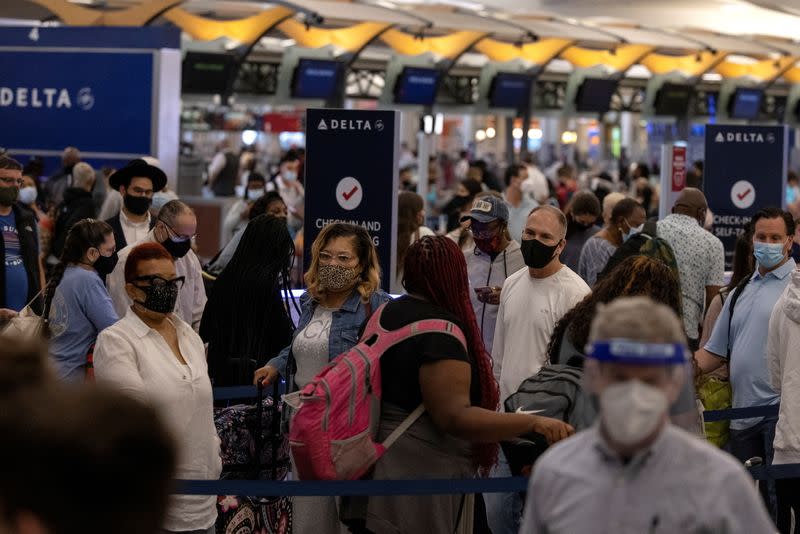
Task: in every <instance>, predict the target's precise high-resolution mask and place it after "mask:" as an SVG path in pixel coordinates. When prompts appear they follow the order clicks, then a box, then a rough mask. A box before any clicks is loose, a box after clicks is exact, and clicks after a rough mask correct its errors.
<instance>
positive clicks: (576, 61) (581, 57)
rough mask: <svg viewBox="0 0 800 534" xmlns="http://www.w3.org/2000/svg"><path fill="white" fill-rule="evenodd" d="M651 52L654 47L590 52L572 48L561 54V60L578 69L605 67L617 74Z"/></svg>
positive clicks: (634, 46)
mask: <svg viewBox="0 0 800 534" xmlns="http://www.w3.org/2000/svg"><path fill="white" fill-rule="evenodd" d="M653 50H655V47H654V46H650V45H637V44H628V45H621V46H618V47H617V48H616V49H615V50H590V49H588V48H581V47H579V46H572V47H570V48H568V49H566V50H565V51H564V52H562V53H561V58H562V59H566V60H567V61H569V62H570V63H572V65H573V66H575V67H579V68H586V67H594V66H595V65H605V66H607V67H611V68H613V69H614V70H616V71H618V72H625V71H626V70H628V69H629V68H631V67H632V66H633V65H635V64H636V63H638V62H639V61H641V60H642V58H643V57H645V56H646V55H647V54H649V53H650V52H652V51H653Z"/></svg>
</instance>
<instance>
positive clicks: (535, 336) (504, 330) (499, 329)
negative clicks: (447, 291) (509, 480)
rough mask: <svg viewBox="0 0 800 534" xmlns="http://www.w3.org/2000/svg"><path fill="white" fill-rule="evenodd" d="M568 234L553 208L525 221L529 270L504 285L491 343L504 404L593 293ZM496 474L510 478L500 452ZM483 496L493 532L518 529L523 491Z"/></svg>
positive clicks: (536, 212)
mask: <svg viewBox="0 0 800 534" xmlns="http://www.w3.org/2000/svg"><path fill="white" fill-rule="evenodd" d="M566 234H567V218H566V217H565V216H564V213H562V212H561V210H559V209H558V208H554V207H553V206H548V205H545V206H540V207H538V208H534V210H533V211H531V214H530V215H529V216H528V220H527V221H526V223H525V229H524V230H523V232H522V241H521V242H520V247H521V249H522V257H523V259H524V260H525V264H526V265H527V266H528V268H527V269H521V270H519V271H517V272H516V273H514V274H512V275H511V276H509V277H508V278H507V279H506V281H505V283H504V284H503V289H502V291H501V293H500V309H499V310H498V312H497V324H496V326H495V332H494V344H493V345H492V359H493V360H494V375H495V378H496V379H497V381H498V382H499V383H500V402H501V404H500V405H501V406H502V405H503V404H502V403H503V402H505V400H506V399H507V398H508V396H509V395H511V394H512V393H514V392H516V391H517V388H518V387H519V385H520V384H521V383H522V382H523V381H524V380H525V379H526V378H529V377H531V376H533V375H535V374H536V373H537V372H538V371H539V369H541V367H542V365H543V364H544V362H545V360H546V359H547V344H548V343H549V342H550V336H551V334H552V333H553V328H554V327H555V325H556V323H557V322H558V321H559V319H561V318H562V317H563V316H564V315H565V314H566V313H567V312H568V311H569V310H570V309H572V308H573V307H574V306H575V305H576V304H577V303H578V302H580V301H581V300H582V299H583V297H585V296H586V295H587V294H588V293H589V286H587V285H586V282H584V281H583V279H581V277H580V276H578V275H577V274H576V273H575V272H574V271H572V269H570V268H569V267H567V266H566V265H564V264H562V263H561V261H560V260H559V256H561V251H563V250H564V246H565V245H566V240H565V236H566ZM492 475H493V476H499V477H502V476H511V472H510V470H509V468H508V463H507V462H506V460H505V458H504V457H503V456H502V454H501V456H500V458H499V462H498V466H497V468H496V469H495V470H494V471H493V473H492ZM484 499H485V501H486V512H487V517H488V520H489V528H491V530H492V532H493V533H494V534H511V533H516V532H517V531H518V530H519V523H520V520H521V518H522V502H521V499H520V498H519V494H517V493H509V494H502V493H500V494H497V493H495V494H486V495H485V496H484Z"/></svg>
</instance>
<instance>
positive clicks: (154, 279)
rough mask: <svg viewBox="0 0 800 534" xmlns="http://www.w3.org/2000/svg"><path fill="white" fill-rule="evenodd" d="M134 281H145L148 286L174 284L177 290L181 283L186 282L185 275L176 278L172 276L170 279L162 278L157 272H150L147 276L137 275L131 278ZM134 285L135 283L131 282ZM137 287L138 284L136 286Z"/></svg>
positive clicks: (181, 285)
mask: <svg viewBox="0 0 800 534" xmlns="http://www.w3.org/2000/svg"><path fill="white" fill-rule="evenodd" d="M133 281H134V282H147V285H148V286H152V287H167V286H175V287H177V288H178V289H179V290H180V289H181V288H182V287H183V284H184V283H185V282H186V277H185V276H179V277H177V278H173V279H172V280H167V279H166V278H162V277H160V276H158V275H157V274H152V275H148V276H137V277H136V278H134V279H133ZM133 285H136V284H133ZM136 287H139V286H136Z"/></svg>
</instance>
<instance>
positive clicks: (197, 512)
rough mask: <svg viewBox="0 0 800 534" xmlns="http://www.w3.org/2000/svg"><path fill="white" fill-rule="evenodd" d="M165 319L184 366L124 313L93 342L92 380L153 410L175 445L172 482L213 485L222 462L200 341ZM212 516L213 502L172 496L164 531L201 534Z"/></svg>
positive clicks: (206, 498)
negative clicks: (171, 327)
mask: <svg viewBox="0 0 800 534" xmlns="http://www.w3.org/2000/svg"><path fill="white" fill-rule="evenodd" d="M170 320H171V321H172V323H173V324H174V325H175V329H176V331H177V334H178V344H179V346H180V351H181V355H182V356H183V359H184V360H185V361H186V363H187V365H183V364H181V363H180V362H179V361H178V359H177V358H176V357H175V355H174V354H173V352H172V349H170V347H169V345H168V344H167V342H166V341H165V340H164V338H163V337H162V336H161V334H159V333H158V332H157V331H155V330H153V329H152V328H150V327H149V326H147V325H146V324H145V323H144V322H143V321H142V320H141V319H140V318H139V317H138V316H137V315H136V313H134V312H133V310H130V309H129V310H128V313H127V315H125V317H124V318H122V319H121V320H120V321H118V322H117V323H116V324H114V325H113V326H111V327H109V328H106V329H105V330H103V332H101V333H100V335H99V336H98V337H97V343H96V345H95V349H94V372H95V377H96V379H97V382H98V383H106V384H108V385H111V386H112V387H115V388H116V389H117V390H119V391H120V392H122V393H124V394H127V395H130V396H132V397H134V398H137V399H139V400H141V401H143V402H146V403H148V404H150V405H151V406H153V407H154V408H155V409H156V410H157V411H158V413H159V415H160V416H161V417H162V418H163V419H164V422H165V424H166V425H167V427H168V428H169V430H170V431H171V433H172V434H173V438H174V439H175V441H176V443H177V445H178V463H177V471H176V474H175V476H176V478H178V479H195V480H216V479H218V478H219V474H220V472H221V470H222V461H221V459H220V455H219V452H220V441H219V438H218V437H217V430H216V428H215V426H214V414H213V397H212V390H211V381H210V380H209V378H208V366H207V364H206V356H205V350H204V347H203V341H202V340H201V339H200V336H198V335H197V334H196V333H195V332H194V331H193V330H192V329H191V328H190V327H189V325H187V324H186V323H184V322H183V321H181V320H180V318H179V317H176V316H175V315H174V314H173V315H171V316H170ZM121 483H124V482H121ZM216 517H217V509H216V497H214V496H203V495H177V496H173V497H172V498H171V500H170V506H169V510H168V511H167V517H166V522H165V524H164V528H166V529H167V530H173V531H184V530H204V529H207V528H209V527H210V526H211V525H213V524H214V522H215V521H216Z"/></svg>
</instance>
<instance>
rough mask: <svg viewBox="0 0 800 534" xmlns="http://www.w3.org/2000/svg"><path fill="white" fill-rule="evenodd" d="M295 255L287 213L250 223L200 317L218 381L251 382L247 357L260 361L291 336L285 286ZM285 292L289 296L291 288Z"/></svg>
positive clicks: (263, 216)
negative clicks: (283, 298) (285, 305)
mask: <svg viewBox="0 0 800 534" xmlns="http://www.w3.org/2000/svg"><path fill="white" fill-rule="evenodd" d="M293 259H294V243H293V242H292V238H291V236H290V235H289V230H288V229H287V227H286V219H282V218H277V217H272V216H269V215H259V216H258V217H256V218H255V219H253V220H252V221H250V222H249V223H248V225H247V228H246V230H245V231H244V234H243V235H242V240H241V241H240V242H239V246H238V247H237V248H236V252H235V253H234V255H233V257H232V258H231V261H230V262H228V265H227V266H226V267H225V269H224V270H223V271H222V273H220V275H219V277H218V278H217V280H216V282H215V283H214V291H213V292H212V293H211V297H210V298H209V300H208V303H207V304H206V308H205V311H204V312H203V318H202V320H201V322H200V337H202V338H203V340H204V341H207V342H208V343H209V352H208V360H209V370H210V372H211V376H212V378H214V379H215V384H216V385H234V384H236V385H241V384H246V383H248V382H250V381H251V380H252V370H249V373H248V369H247V367H246V365H245V363H244V362H245V360H256V361H257V364H258V366H261V365H263V364H264V363H266V361H268V360H269V359H270V358H272V357H274V356H275V355H277V353H278V352H279V351H280V350H281V349H283V348H284V347H285V346H286V345H288V344H289V342H290V341H291V336H292V331H293V329H294V328H293V326H292V322H291V319H290V317H289V315H288V311H287V309H286V308H285V307H284V305H283V301H282V299H281V289H284V290H286V287H285V284H286V283H287V282H288V280H290V271H291V266H292V261H293ZM285 296H286V297H287V298H286V301H287V302H289V301H290V300H291V298H290V297H291V294H290V293H288V290H287V293H286V295H285ZM264 325H270V326H269V328H264ZM234 359H236V360H235V361H234ZM231 373H233V375H231ZM223 382H226V383H223Z"/></svg>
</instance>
